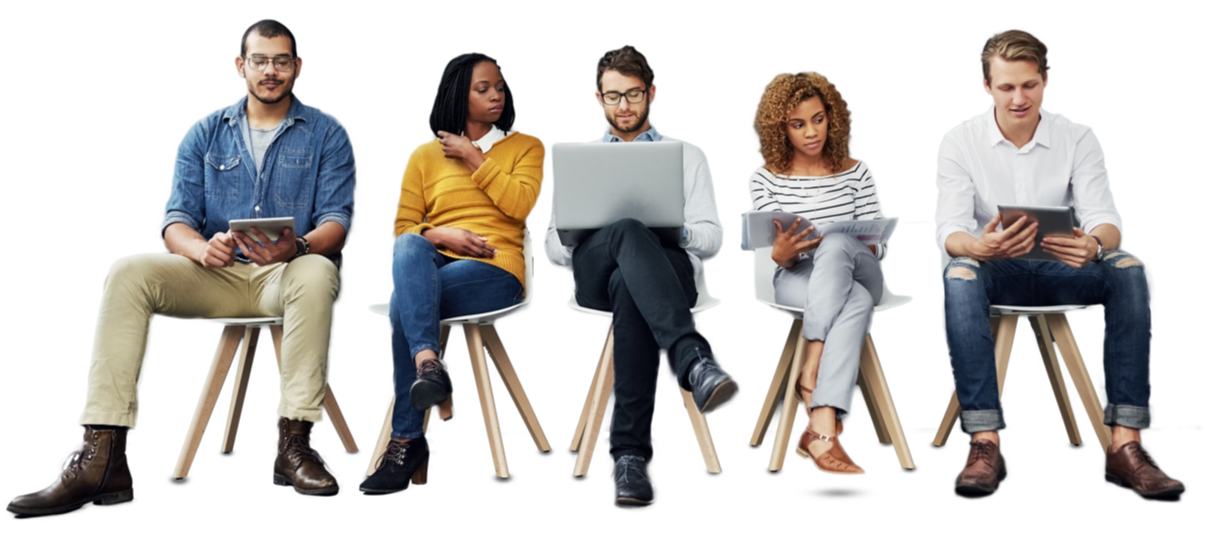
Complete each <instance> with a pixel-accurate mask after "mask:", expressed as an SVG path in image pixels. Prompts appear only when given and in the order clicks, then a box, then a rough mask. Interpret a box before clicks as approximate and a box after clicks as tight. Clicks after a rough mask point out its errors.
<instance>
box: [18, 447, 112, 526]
mask: <svg viewBox="0 0 1209 553" xmlns="http://www.w3.org/2000/svg"><path fill="white" fill-rule="evenodd" d="M126 430H127V429H126V428H117V429H112V430H109V429H107V430H100V429H96V428H93V427H91V426H85V427H84V447H83V448H81V449H80V451H77V452H75V453H73V454H72V456H71V459H70V460H69V461H68V462H67V467H66V468H64V469H63V474H62V475H61V476H60V477H59V479H58V481H56V482H55V483H54V484H51V485H50V486H49V487H47V488H46V489H44V490H42V491H40V492H37V493H31V494H27V495H23V496H20V497H18V498H16V499H14V500H13V501H12V503H9V504H8V510H9V512H12V513H16V514H17V515H18V516H21V517H30V516H42V515H57V514H60V513H66V512H69V511H74V510H76V509H79V508H80V507H82V506H84V505H85V504H87V503H89V502H91V503H95V504H97V505H113V504H115V503H124V502H126V501H130V500H132V499H134V488H133V484H132V480H131V478H130V467H129V466H128V465H127V464H126Z"/></svg>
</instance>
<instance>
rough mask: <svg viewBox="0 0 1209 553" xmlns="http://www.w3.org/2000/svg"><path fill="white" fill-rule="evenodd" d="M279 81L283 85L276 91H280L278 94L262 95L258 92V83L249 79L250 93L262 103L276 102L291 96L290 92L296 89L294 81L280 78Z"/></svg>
mask: <svg viewBox="0 0 1209 553" xmlns="http://www.w3.org/2000/svg"><path fill="white" fill-rule="evenodd" d="M278 82H280V83H281V86H280V87H278V89H277V90H276V91H275V92H278V93H279V94H278V95H277V96H261V95H260V94H257V93H256V83H253V82H251V81H248V94H251V95H252V96H254V97H256V99H257V100H260V103H262V104H276V103H277V102H280V101H282V100H284V99H286V98H289V97H290V93H291V92H293V91H294V81H293V80H292V79H279V80H278Z"/></svg>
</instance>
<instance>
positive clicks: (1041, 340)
mask: <svg viewBox="0 0 1209 553" xmlns="http://www.w3.org/2000/svg"><path fill="white" fill-rule="evenodd" d="M1028 322H1029V324H1030V325H1032V327H1033V335H1034V336H1035V337H1036V338H1037V349H1038V350H1040V351H1041V361H1042V362H1043V363H1044V364H1045V373H1046V375H1048V376H1049V384H1050V387H1051V388H1053V389H1054V399H1055V400H1056V401H1057V402H1058V412H1059V413H1060V414H1061V415H1062V424H1063V425H1065V426H1066V436H1067V437H1068V438H1070V443H1071V444H1072V445H1080V444H1082V443H1083V439H1082V437H1080V436H1079V423H1077V422H1075V413H1074V411H1073V410H1072V409H1071V406H1070V396H1069V395H1067V393H1066V382H1064V380H1063V378H1062V368H1061V367H1060V366H1059V365H1058V354H1057V353H1055V352H1054V339H1053V334H1051V333H1050V330H1049V324H1048V323H1046V322H1045V316H1044V315H1037V316H1032V317H1029V318H1028Z"/></svg>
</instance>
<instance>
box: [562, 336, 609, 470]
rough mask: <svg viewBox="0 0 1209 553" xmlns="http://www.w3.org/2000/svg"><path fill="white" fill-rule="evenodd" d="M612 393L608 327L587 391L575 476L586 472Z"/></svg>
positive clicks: (590, 462)
mask: <svg viewBox="0 0 1209 553" xmlns="http://www.w3.org/2000/svg"><path fill="white" fill-rule="evenodd" d="M612 393H613V327H611V326H610V327H609V337H608V338H606V339H605V347H604V352H602V353H601V355H600V363H599V365H598V366H597V369H596V378H595V379H593V380H592V387H591V389H590V390H589V392H588V400H589V401H588V413H587V414H588V416H587V420H586V426H585V428H584V432H583V439H582V440H581V441H580V443H579V455H577V456H576V457H575V471H574V472H573V473H572V474H573V475H575V476H584V475H586V474H588V466H589V465H591V464H592V451H593V450H595V449H596V438H597V437H598V436H599V435H600V427H601V425H602V424H603V422H604V414H605V407H607V406H608V404H609V396H610V395H611V394H612Z"/></svg>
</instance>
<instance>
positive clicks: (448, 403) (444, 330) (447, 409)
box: [424, 325, 453, 432]
mask: <svg viewBox="0 0 1209 553" xmlns="http://www.w3.org/2000/svg"><path fill="white" fill-rule="evenodd" d="M448 343H449V325H441V337H440V338H439V339H438V342H437V345H438V347H439V348H440V349H441V351H440V353H439V354H438V355H439V356H440V358H441V359H442V360H443V359H445V345H446V344H448ZM431 414H432V408H431V407H430V408H428V409H426V410H425V411H424V431H425V432H427V431H428V417H429V415H431ZM437 416H439V417H441V420H443V421H447V420H449V419H452V418H453V394H452V393H451V394H449V397H447V398H445V401H442V402H441V403H439V404H437Z"/></svg>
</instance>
